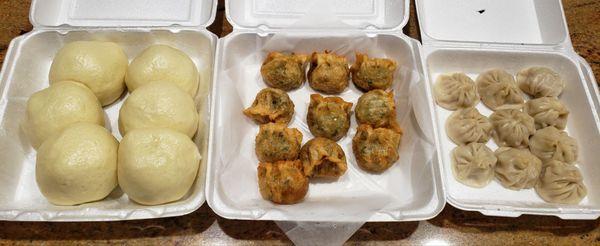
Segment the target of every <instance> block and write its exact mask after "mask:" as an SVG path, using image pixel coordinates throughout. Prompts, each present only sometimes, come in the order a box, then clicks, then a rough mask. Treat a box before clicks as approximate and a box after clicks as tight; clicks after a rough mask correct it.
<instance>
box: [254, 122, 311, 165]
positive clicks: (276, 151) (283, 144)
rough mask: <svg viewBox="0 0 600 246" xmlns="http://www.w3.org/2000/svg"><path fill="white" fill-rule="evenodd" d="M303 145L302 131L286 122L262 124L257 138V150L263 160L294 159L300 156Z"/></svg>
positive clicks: (259, 158)
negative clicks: (288, 126)
mask: <svg viewBox="0 0 600 246" xmlns="http://www.w3.org/2000/svg"><path fill="white" fill-rule="evenodd" d="M301 145H302V133H301V132H300V131H298V129H296V128H287V127H286V125H285V124H276V123H268V124H264V125H260V130H259V132H258V135H256V139H255V151H256V155H257V156H258V160H259V161H261V162H275V161H281V160H294V159H297V158H298V153H300V147H301Z"/></svg>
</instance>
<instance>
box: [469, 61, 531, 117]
mask: <svg viewBox="0 0 600 246" xmlns="http://www.w3.org/2000/svg"><path fill="white" fill-rule="evenodd" d="M476 82H477V92H479V95H480V96H481V101H482V102H483V104H485V106H487V107H488V108H490V109H492V110H496V109H500V108H520V107H521V106H522V104H523V103H524V102H525V101H524V99H523V95H522V94H521V90H519V88H518V87H517V83H516V82H515V78H514V77H513V76H512V75H511V74H509V73H508V72H506V71H504V70H501V69H493V70H489V71H486V72H484V73H482V74H480V75H479V76H477V80H476Z"/></svg>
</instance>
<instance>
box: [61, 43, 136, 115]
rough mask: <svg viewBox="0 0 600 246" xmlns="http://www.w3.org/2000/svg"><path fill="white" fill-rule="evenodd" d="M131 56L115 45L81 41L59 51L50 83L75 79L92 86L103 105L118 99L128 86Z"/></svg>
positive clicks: (69, 44)
mask: <svg viewBox="0 0 600 246" xmlns="http://www.w3.org/2000/svg"><path fill="white" fill-rule="evenodd" d="M127 63H128V60H127V56H126V55H125V52H123V49H121V47H119V45H117V44H115V43H112V42H99V41H77V42H72V43H68V44H67V45H65V46H64V47H63V48H62V49H60V50H59V51H58V53H57V54H56V57H54V60H53V61H52V66H51V67H50V84H53V83H56V82H60V81H65V80H71V81H75V82H79V83H82V84H84V85H86V86H87V87H89V88H90V89H91V90H92V92H94V94H95V95H96V97H98V100H100V103H102V105H103V106H104V105H108V104H111V103H112V102H114V101H115V100H117V99H118V98H119V97H120V96H121V94H122V93H123V90H124V89H125V83H124V82H123V78H124V77H125V72H126V70H127Z"/></svg>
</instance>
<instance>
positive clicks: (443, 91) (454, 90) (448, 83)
mask: <svg viewBox="0 0 600 246" xmlns="http://www.w3.org/2000/svg"><path fill="white" fill-rule="evenodd" d="M433 96H434V97H435V101H436V102H437V104H438V105H440V106H441V107H442V108H445V109H448V110H456V109H459V108H468V107H473V106H475V105H476V104H477V103H479V94H477V87H476V86H475V82H473V80H472V79H471V78H469V76H467V75H466V74H464V73H453V74H444V75H440V76H438V78H437V80H436V82H435V85H434V86H433Z"/></svg>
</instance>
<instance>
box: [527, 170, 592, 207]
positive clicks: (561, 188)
mask: <svg viewBox="0 0 600 246" xmlns="http://www.w3.org/2000/svg"><path fill="white" fill-rule="evenodd" d="M535 192H537V194H538V195H539V196H540V197H541V198H542V199H544V201H546V202H551V203H561V204H578V203H579V202H581V200H583V198H584V197H585V196H586V195H587V188H586V187H585V184H583V176H582V175H581V172H580V171H579V168H577V167H576V166H574V165H571V164H568V163H564V162H561V161H555V160H552V161H549V162H547V163H545V166H544V169H542V173H541V174H540V180H539V181H538V183H537V184H536V185H535Z"/></svg>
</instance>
